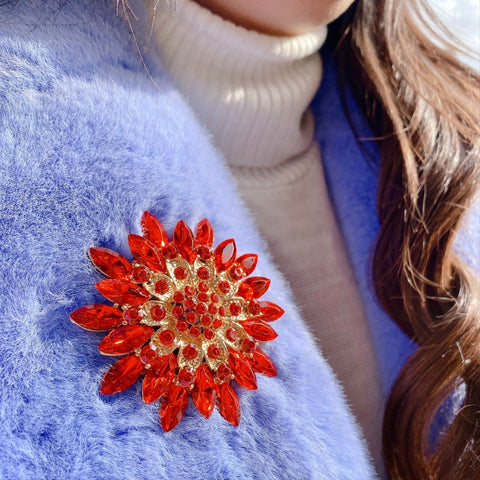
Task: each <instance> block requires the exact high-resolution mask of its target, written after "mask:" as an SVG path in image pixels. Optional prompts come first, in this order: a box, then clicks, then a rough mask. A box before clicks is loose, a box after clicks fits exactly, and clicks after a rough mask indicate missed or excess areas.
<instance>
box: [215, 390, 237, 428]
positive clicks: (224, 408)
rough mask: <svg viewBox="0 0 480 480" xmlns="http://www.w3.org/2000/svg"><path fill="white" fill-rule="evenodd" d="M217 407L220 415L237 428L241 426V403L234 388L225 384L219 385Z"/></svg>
mask: <svg viewBox="0 0 480 480" xmlns="http://www.w3.org/2000/svg"><path fill="white" fill-rule="evenodd" d="M217 407H218V411H219V412H220V415H221V416H222V417H223V418H224V419H225V420H227V422H230V423H231V424H232V425H234V426H235V427H238V425H239V424H240V402H239V401H238V397H237V394H236V393H235V390H234V389H233V388H232V386H231V385H230V384H229V383H227V382H225V383H221V384H219V385H217Z"/></svg>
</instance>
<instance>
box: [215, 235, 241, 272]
mask: <svg viewBox="0 0 480 480" xmlns="http://www.w3.org/2000/svg"><path fill="white" fill-rule="evenodd" d="M236 254H237V247H236V246H235V241H234V240H233V239H229V240H225V241H223V242H222V243H221V244H220V245H218V247H217V248H216V249H215V252H214V256H215V268H216V269H217V272H221V271H223V270H227V269H228V268H230V266H231V265H232V264H233V262H234V261H235V256H236Z"/></svg>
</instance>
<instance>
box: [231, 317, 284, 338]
mask: <svg viewBox="0 0 480 480" xmlns="http://www.w3.org/2000/svg"><path fill="white" fill-rule="evenodd" d="M240 323H241V325H242V327H243V328H244V330H245V331H246V332H247V333H248V334H249V335H251V336H252V337H253V338H255V339H257V340H260V341H261V342H268V341H270V340H274V339H275V338H277V337H278V334H277V332H276V331H275V330H274V329H273V328H272V327H271V326H270V325H269V324H268V323H265V322H263V321H262V320H256V319H255V317H254V318H252V319H250V320H245V321H243V322H240Z"/></svg>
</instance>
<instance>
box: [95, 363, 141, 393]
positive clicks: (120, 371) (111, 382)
mask: <svg viewBox="0 0 480 480" xmlns="http://www.w3.org/2000/svg"><path fill="white" fill-rule="evenodd" d="M143 368H144V366H143V363H142V361H141V360H140V359H139V358H138V357H137V356H136V355H128V357H124V358H122V359H120V360H119V361H118V362H115V363H114V364H113V365H112V366H111V367H110V370H108V372H107V373H106V374H105V375H104V376H103V380H102V384H101V386H100V391H101V392H102V393H103V394H104V395H111V394H113V393H119V392H123V391H124V390H126V389H127V388H129V387H131V386H132V385H133V384H134V383H135V382H136V381H137V380H138V377H140V374H141V373H142V371H143Z"/></svg>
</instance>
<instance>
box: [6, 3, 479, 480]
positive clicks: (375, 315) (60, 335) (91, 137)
mask: <svg viewBox="0 0 480 480" xmlns="http://www.w3.org/2000/svg"><path fill="white" fill-rule="evenodd" d="M140 17H141V15H140ZM138 23H139V24H141V19H140V20H139V22H138ZM136 28H138V32H137V39H139V40H140V41H141V38H142V29H141V27H136ZM145 61H146V63H147V65H148V69H149V72H150V74H151V75H152V77H153V79H154V81H155V83H156V84H157V85H155V84H154V83H153V82H152V79H151V78H149V75H148V74H147V72H146V69H145V67H144V65H143V64H142V62H141V60H140V58H139V55H138V53H137V51H136V49H135V46H134V43H133V41H132V38H131V37H130V35H129V33H128V29H127V28H126V26H125V24H124V23H123V22H122V20H120V19H119V18H118V17H117V16H116V14H115V9H114V2H113V1H110V0H105V1H103V0H102V1H101V0H75V1H73V0H72V1H61V2H59V1H27V0H22V1H20V2H13V3H12V4H10V5H8V6H4V7H1V8H0V183H1V188H0V205H1V210H0V211H1V217H0V220H1V224H0V236H1V243H0V249H1V250H0V251H1V257H0V258H1V278H2V299H1V303H0V312H1V315H0V381H1V384H0V394H1V408H0V417H1V418H0V478H2V479H52V480H53V479H55V480H61V479H104V478H105V479H107V478H108V479H110V480H126V479H131V480H141V479H149V480H150V479H156V480H159V479H173V480H177V479H178V480H181V479H194V478H195V479H209V480H221V479H228V480H235V479H245V480H247V479H268V480H275V479H329V480H333V479H351V480H368V479H372V478H375V477H374V474H373V473H372V468H371V465H370V461H369V459H368V454H367V452H366V447H365V445H364V442H363V440H362V438H361V435H360V433H359V428H358V426H357V425H356V423H355V421H354V419H353V418H352V415H351V413H350V412H349V410H348V407H347V406H346V402H345V400H344V398H343V397H342V392H341V388H340V386H339V384H338V382H337V381H336V379H335V378H334V376H333V374H332V372H331V370H330V368H329V367H328V365H327V364H326V363H325V361H324V360H323V358H322V357H321V355H320V354H319V352H318V350H317V348H316V347H315V345H314V342H313V341H312V339H311V338H310V337H309V335H308V332H307V330H306V328H305V325H304V322H303V320H302V318H301V317H300V315H299V313H298V310H297V309H296V307H295V305H294V303H293V301H292V295H291V292H290V291H289V289H288V287H287V286H286V284H285V282H284V281H283V279H282V277H281V275H280V274H279V273H278V272H277V271H276V270H275V268H274V267H273V266H272V264H271V262H270V261H269V256H268V252H266V250H265V244H264V243H263V242H262V240H261V239H260V237H259V235H258V233H257V232H256V231H255V228H254V227H253V225H252V221H251V219H250V217H249V215H248V213H247V212H246V211H245V208H244V206H243V205H242V203H241V201H240V200H239V197H238V195H237V193H236V192H235V187H234V184H233V182H232V179H231V177H230V175H229V172H228V170H227V168H226V167H225V164H224V162H223V160H222V158H221V156H220V155H219V154H218V152H217V151H215V149H214V148H213V147H212V145H211V142H210V140H209V137H208V135H207V133H206V132H205V130H204V129H203V128H202V126H201V125H199V122H198V121H197V120H196V119H195V117H194V115H193V114H192V112H191V111H190V109H189V107H188V106H187V105H186V103H185V101H184V100H183V99H182V97H181V96H180V95H179V93H178V92H177V91H176V90H175V88H174V87H173V86H172V84H171V82H170V80H169V79H168V75H166V74H165V73H164V72H163V70H162V67H161V65H158V64H157V63H155V60H154V56H153V55H152V58H150V57H149V56H148V52H147V53H146V54H145ZM313 109H314V112H315V115H316V117H317V126H318V141H319V142H320V144H321V148H322V152H323V159H324V162H325V169H326V173H327V177H328V179H329V185H330V188H331V195H332V199H333V201H334V204H335V208H336V210H337V213H338V215H339V218H340V221H341V224H342V229H343V232H344V235H345V238H346V239H347V243H348V245H349V251H350V254H351V258H352V262H353V264H354V268H355V271H356V274H357V277H358V282H359V284H360V286H361V289H362V294H363V298H364V302H365V306H366V309H367V312H368V315H369V320H370V322H371V328H372V331H373V333H374V336H375V345H376V349H377V354H378V357H379V359H380V362H381V364H382V369H383V371H382V373H383V380H384V389H385V392H388V390H389V388H390V386H391V383H392V381H393V379H394V378H395V375H396V373H397V372H398V370H399V368H400V366H401V364H402V362H403V361H404V360H405V358H406V357H407V356H408V354H409V351H410V350H411V348H412V347H411V346H410V345H409V342H408V340H407V339H406V338H405V337H404V336H403V335H402V334H401V333H400V332H399V331H398V329H397V328H396V326H395V325H394V324H393V323H392V322H391V320H390V319H389V318H387V317H386V316H385V314H383V313H382V312H381V311H380V309H379V308H378V307H377V306H376V304H375V302H374V301H373V299H372V298H373V297H372V294H371V292H370V289H369V287H368V280H367V270H368V254H369V249H370V245H371V243H372V241H373V239H374V236H375V232H376V229H377V223H376V219H375V207H374V203H375V187H376V175H375V171H374V170H372V169H371V168H370V167H369V166H368V165H367V163H366V162H365V160H364V159H363V157H362V155H361V153H360V152H359V150H358V147H357V144H356V142H355V139H354V136H353V135H352V133H351V131H350V130H349V128H348V126H347V125H346V122H345V118H344V117H343V114H342V112H341V107H340V103H339V99H338V95H337V93H336V91H335V86H334V74H333V72H331V71H329V68H328V65H327V72H326V75H325V81H324V84H323V87H322V89H321V91H320V92H319V95H318V96H317V98H316V100H315V102H314V105H313ZM320 112H321V114H320ZM358 120H359V122H361V118H360V117H358ZM144 210H149V211H151V212H152V213H154V214H155V215H156V216H158V217H159V218H160V219H161V221H162V222H163V223H164V225H165V226H166V227H167V229H168V230H169V232H170V233H171V231H172V228H173V226H174V225H175V223H176V222H177V221H178V220H179V219H181V218H183V219H184V220H185V221H186V222H187V223H188V224H190V225H194V224H195V223H196V222H197V221H199V220H200V219H202V218H204V217H208V218H209V219H210V221H211V222H212V224H213V227H214V229H215V232H216V238H217V241H220V240H223V239H226V238H231V237H234V238H235V239H236V241H237V246H238V248H239V250H240V251H241V252H243V253H245V252H250V251H253V252H257V253H259V257H260V262H259V266H258V272H259V274H260V275H265V276H267V277H269V278H271V279H272V286H271V288H270V290H269V292H268V297H269V299H271V300H274V301H275V302H277V303H279V304H280V305H282V306H283V307H284V308H285V310H286V313H285V315H284V317H282V319H281V320H279V321H278V322H277V324H276V330H277V331H278V333H279V337H278V338H277V339H276V340H275V341H274V342H271V343H270V344H269V346H268V347H267V349H266V350H267V352H268V353H269V355H270V356H271V357H272V359H273V360H274V362H275V363H276V365H277V368H278V372H279V374H278V376H277V377H275V378H267V377H263V376H259V389H258V390H257V391H253V392H252V391H247V390H245V389H238V390H237V392H238V394H239V398H240V403H241V408H242V420H241V424H240V426H239V427H238V428H235V427H232V426H231V425H230V424H228V423H227V422H225V420H224V419H223V418H221V416H220V415H219V414H218V412H217V411H215V412H214V414H213V415H212V417H211V418H210V420H205V419H204V418H203V417H201V416H200V415H199V413H198V412H197V411H196V410H195V408H194V407H193V405H192V404H189V406H188V408H187V413H186V416H185V418H184V420H183V421H182V422H181V424H180V425H179V426H178V427H177V428H176V429H174V430H173V431H171V432H169V433H164V432H163V431H162V430H161V428H160V426H159V421H158V404H157V403H155V404H150V405H146V404H144V403H143V402H142V401H141V392H140V382H138V383H137V384H136V385H135V386H134V387H132V388H130V389H129V390H127V391H125V392H123V393H121V394H118V395H114V396H111V397H104V396H101V395H100V394H99V391H98V387H99V382H100V380H101V378H102V375H103V373H104V372H105V370H106V369H107V368H108V366H109V365H110V364H111V363H112V360H111V359H110V358H108V357H103V356H101V355H100V354H99V353H98V350H97V346H98V343H99V341H100V339H101V338H102V337H103V335H102V334H95V333H92V332H87V331H84V330H82V329H80V328H78V327H77V326H76V325H74V324H72V323H71V322H70V320H69V314H70V313H71V312H72V311H73V310H75V309H76V308H78V307H80V306H81V305H86V304H91V303H102V302H103V299H102V297H100V295H99V294H98V293H97V291H96V290H95V288H94V283H95V282H96V281H98V280H99V279H100V275H99V274H98V272H97V271H96V270H94V268H93V267H92V265H91V263H90V261H89V259H88V257H87V249H88V248H89V247H91V246H94V245H96V246H105V247H109V248H112V249H114V250H116V251H119V252H121V253H122V254H123V255H125V256H127V257H128V258H130V257H129V250H128V245H127V234H128V232H136V233H139V229H140V228H139V220H140V216H141V214H142V212H143V211H144ZM472 225H474V222H472ZM469 245H471V243H469ZM359 368H361V366H359Z"/></svg>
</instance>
